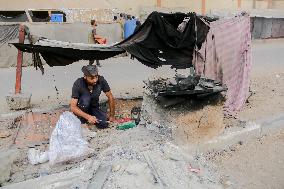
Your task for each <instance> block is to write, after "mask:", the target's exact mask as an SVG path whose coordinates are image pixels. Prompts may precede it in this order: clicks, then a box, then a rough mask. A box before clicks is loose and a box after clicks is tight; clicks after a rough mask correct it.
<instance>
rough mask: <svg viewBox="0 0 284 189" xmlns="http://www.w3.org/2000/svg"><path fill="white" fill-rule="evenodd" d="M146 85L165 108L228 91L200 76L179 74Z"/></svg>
mask: <svg viewBox="0 0 284 189" xmlns="http://www.w3.org/2000/svg"><path fill="white" fill-rule="evenodd" d="M145 84H146V86H147V89H148V90H149V91H150V93H151V94H152V95H154V97H155V99H156V100H157V101H158V102H159V103H160V104H162V105H163V106H164V107H169V106H173V105H176V104H180V103H182V102H184V101H185V100H187V99H189V98H191V99H192V98H204V97H206V96H209V95H212V94H219V93H220V92H223V91H226V90H227V88H226V86H222V85H221V83H220V82H217V81H215V80H211V79H207V78H204V77H200V76H198V75H189V76H184V75H180V74H177V75H176V76H175V77H174V78H167V79H164V78H158V79H155V80H148V81H146V82H145Z"/></svg>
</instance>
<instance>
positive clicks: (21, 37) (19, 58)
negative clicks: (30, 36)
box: [15, 25, 25, 94]
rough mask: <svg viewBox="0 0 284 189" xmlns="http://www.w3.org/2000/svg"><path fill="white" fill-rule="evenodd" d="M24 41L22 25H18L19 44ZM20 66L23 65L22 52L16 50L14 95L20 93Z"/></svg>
mask: <svg viewBox="0 0 284 189" xmlns="http://www.w3.org/2000/svg"><path fill="white" fill-rule="evenodd" d="M24 41H25V27H24V26H23V25H20V26H19V43H24ZM22 65H23V52H22V51H20V50H18V57H17V69H16V84H15V94H20V93H21V82H22Z"/></svg>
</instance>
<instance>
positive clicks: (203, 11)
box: [201, 0, 206, 15]
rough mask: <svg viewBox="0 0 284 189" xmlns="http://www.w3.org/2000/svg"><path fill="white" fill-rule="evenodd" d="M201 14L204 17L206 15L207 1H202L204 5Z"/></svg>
mask: <svg viewBox="0 0 284 189" xmlns="http://www.w3.org/2000/svg"><path fill="white" fill-rule="evenodd" d="M201 14H202V15H205V14H206V0H202V3H201Z"/></svg>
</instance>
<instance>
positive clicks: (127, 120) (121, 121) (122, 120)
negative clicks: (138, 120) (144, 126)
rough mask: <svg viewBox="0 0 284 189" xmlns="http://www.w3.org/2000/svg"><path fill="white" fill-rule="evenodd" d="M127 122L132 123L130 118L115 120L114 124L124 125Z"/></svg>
mask: <svg viewBox="0 0 284 189" xmlns="http://www.w3.org/2000/svg"><path fill="white" fill-rule="evenodd" d="M129 121H133V120H132V119H131V118H128V117H126V118H120V119H116V120H115V122H116V123H126V122H129Z"/></svg>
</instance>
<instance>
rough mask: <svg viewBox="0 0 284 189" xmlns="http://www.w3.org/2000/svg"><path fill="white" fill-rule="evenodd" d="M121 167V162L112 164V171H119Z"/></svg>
mask: <svg viewBox="0 0 284 189" xmlns="http://www.w3.org/2000/svg"><path fill="white" fill-rule="evenodd" d="M120 168H121V166H120V165H119V164H118V165H113V166H112V172H117V171H119V170H120Z"/></svg>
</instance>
